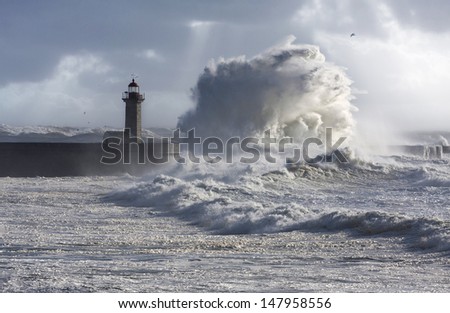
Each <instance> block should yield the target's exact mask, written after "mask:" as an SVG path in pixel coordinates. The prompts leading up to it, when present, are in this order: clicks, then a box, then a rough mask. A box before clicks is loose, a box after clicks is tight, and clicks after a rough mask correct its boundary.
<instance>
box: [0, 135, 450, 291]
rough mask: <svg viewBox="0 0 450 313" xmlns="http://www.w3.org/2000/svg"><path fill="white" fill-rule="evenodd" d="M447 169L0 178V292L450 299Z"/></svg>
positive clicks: (388, 161) (388, 160)
mask: <svg viewBox="0 0 450 313" xmlns="http://www.w3.org/2000/svg"><path fill="white" fill-rule="evenodd" d="M8 136H12V135H11V133H8ZM52 136H53V135H52ZM449 162H450V160H449V158H448V155H446V156H445V157H444V158H443V159H441V160H425V159H423V158H421V157H418V156H415V157H414V156H406V155H395V156H370V157H369V156H366V157H364V158H358V157H354V158H352V159H351V160H350V162H349V163H346V164H336V163H331V164H329V163H325V164H317V165H308V164H298V165H296V166H290V167H287V166H285V165H284V164H267V163H265V162H260V163H257V164H252V165H248V164H232V165H227V164H210V163H200V164H185V165H181V164H176V163H172V164H169V165H166V166H164V167H162V168H158V169H155V170H154V171H152V172H149V173H146V174H145V175H143V176H142V177H133V176H129V175H124V176H120V177H119V176H114V177H60V178H45V177H35V178H9V177H3V178H0V290H1V291H2V292H181V291H184V292H294V291H295V292H412V291H416V292H449V291H450V276H449V275H448V273H449V270H450V166H449V165H450V163H449Z"/></svg>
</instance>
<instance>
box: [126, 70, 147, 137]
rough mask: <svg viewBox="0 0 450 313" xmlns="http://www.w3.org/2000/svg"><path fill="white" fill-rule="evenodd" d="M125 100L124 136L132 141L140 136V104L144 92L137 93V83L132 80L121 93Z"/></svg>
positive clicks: (143, 98) (143, 97)
mask: <svg viewBox="0 0 450 313" xmlns="http://www.w3.org/2000/svg"><path fill="white" fill-rule="evenodd" d="M122 100H123V101H124V102H125V137H126V138H129V140H130V141H132V142H138V138H141V129H142V124H141V104H142V102H144V100H145V94H141V93H139V85H138V84H137V83H136V82H135V81H134V78H133V80H132V81H131V83H130V84H129V85H128V91H125V92H123V93H122Z"/></svg>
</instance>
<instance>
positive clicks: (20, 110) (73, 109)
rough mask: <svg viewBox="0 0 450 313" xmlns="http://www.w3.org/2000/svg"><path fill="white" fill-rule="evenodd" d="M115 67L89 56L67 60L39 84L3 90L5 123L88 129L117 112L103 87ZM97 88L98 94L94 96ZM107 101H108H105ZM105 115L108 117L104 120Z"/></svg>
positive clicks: (12, 85)
mask: <svg viewBox="0 0 450 313" xmlns="http://www.w3.org/2000/svg"><path fill="white" fill-rule="evenodd" d="M110 71H111V66H110V65H109V64H107V63H105V62H104V61H103V60H102V59H101V58H100V57H98V56H95V55H93V54H89V53H83V54H78V55H67V56H64V57H63V58H62V59H61V60H60V61H59V63H58V64H57V66H56V68H55V69H54V71H53V74H52V75H51V76H50V77H49V78H47V79H44V80H42V81H39V82H16V83H10V84H8V85H6V86H4V87H2V88H1V89H0V98H1V99H3V100H2V101H1V102H0V108H1V111H2V121H3V122H4V123H11V124H18V123H24V124H48V123H49V121H53V123H54V124H58V125H73V126H88V124H89V123H90V122H93V123H94V122H97V123H98V122H99V121H101V120H102V119H103V121H107V120H108V113H109V112H111V111H114V109H112V108H111V107H110V106H108V104H109V103H108V102H109V101H108V100H107V99H108V97H107V96H106V99H103V100H102V96H105V95H104V93H103V92H102V89H101V87H100V86H102V84H103V83H104V82H103V80H104V79H105V77H106V76H107V75H108V73H109V72H110ZM96 87H97V89H98V94H97V95H96V96H93V95H94V93H93V92H92V90H93V89H95V88H96ZM105 100H106V101H105ZM102 115H104V116H106V118H105V117H102Z"/></svg>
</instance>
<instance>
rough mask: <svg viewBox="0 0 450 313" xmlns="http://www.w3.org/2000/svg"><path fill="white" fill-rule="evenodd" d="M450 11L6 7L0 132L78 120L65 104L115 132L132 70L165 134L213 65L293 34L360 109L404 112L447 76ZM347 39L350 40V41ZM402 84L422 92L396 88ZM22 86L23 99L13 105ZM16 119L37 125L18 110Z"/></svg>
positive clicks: (205, 3)
mask: <svg viewBox="0 0 450 313" xmlns="http://www.w3.org/2000/svg"><path fill="white" fill-rule="evenodd" d="M449 11H450V2H448V1H444V0H442V1H427V2H422V1H418V0H417V1H415V0H413V1H406V0H398V1H393V0H386V1H370V0H343V1H321V0H305V1H299V0H286V1H275V0H270V1H260V0H249V1H241V0H239V1H238V0H231V1H210V0H195V1H194V0H190V1H188V0H169V1H166V0H164V1H163V0H159V1H156V0H153V1H144V0H133V1H124V0H112V1H111V0H108V1H106V0H96V1H93V0H89V1H88V0H81V1H68V0H63V1H49V0H41V1H8V2H6V1H5V2H4V3H2V8H1V10H0V69H1V71H0V96H1V97H2V98H3V100H0V110H1V117H2V119H1V120H0V123H16V124H23V123H46V124H52V123H60V122H61V123H62V122H64V123H65V122H66V121H70V122H71V124H77V123H82V122H83V121H82V120H80V119H77V118H72V116H70V114H69V113H64V112H70V109H69V108H70V105H73V106H76V107H77V109H78V110H89V109H90V110H92V112H91V113H92V115H91V116H92V120H93V121H97V123H98V124H100V125H103V123H115V124H117V126H120V125H121V116H120V112H119V111H120V109H121V101H120V92H121V91H123V88H124V86H126V84H127V83H128V82H127V81H128V79H129V77H130V74H131V73H135V74H137V75H139V76H140V77H139V82H140V83H141V86H142V87H143V89H145V90H146V91H147V92H148V98H147V99H148V101H146V109H148V110H149V111H148V112H151V114H148V115H147V116H148V124H150V125H153V124H155V123H157V122H162V121H163V122H164V123H166V124H171V125H174V124H175V123H176V119H177V116H179V115H181V114H182V113H183V112H185V111H186V110H187V109H188V108H189V106H190V105H192V104H191V103H190V102H189V101H190V100H189V89H190V88H191V87H193V86H194V84H195V81H196V80H197V78H198V75H199V74H200V73H201V72H202V70H203V68H204V67H205V66H206V65H207V64H208V62H209V60H210V59H212V58H213V59H217V58H219V57H225V58H229V57H235V56H238V55H247V56H248V57H252V56H254V55H258V54H259V53H261V51H264V50H266V49H267V47H270V46H273V45H274V44H276V43H279V42H280V41H281V40H283V38H285V37H286V36H287V35H290V34H292V35H294V36H296V37H297V43H299V44H302V43H306V44H316V45H319V46H320V49H321V51H322V52H323V53H324V55H325V56H326V58H327V60H329V61H331V62H334V63H336V64H338V65H343V66H345V67H347V68H348V72H349V75H350V77H351V78H352V79H354V80H355V88H359V89H364V90H367V91H368V93H369V95H368V96H362V97H360V98H359V99H358V100H357V101H360V102H362V104H363V107H362V110H360V111H361V112H363V113H364V105H366V106H367V107H374V106H375V103H378V102H380V101H382V102H383V103H386V102H392V103H396V102H397V100H399V101H400V100H401V101H402V102H403V103H406V102H408V100H405V99H404V95H405V94H406V95H408V97H409V98H410V99H412V100H414V101H416V102H417V101H418V100H415V99H419V98H420V97H418V96H417V93H419V92H421V93H422V94H425V93H426V90H425V89H426V88H425V87H422V88H423V89H424V90H423V91H421V88H420V86H424V85H426V84H427V83H428V82H429V81H430V80H431V81H432V80H433V79H434V80H435V81H433V84H434V85H433V86H434V87H433V88H434V89H432V90H433V94H436V90H440V89H439V88H440V83H437V79H435V78H436V77H438V78H439V79H441V80H444V79H446V76H445V75H443V70H441V69H439V67H441V68H442V67H443V66H446V63H445V61H443V60H445V58H443V55H444V52H443V51H445V50H446V49H448V48H450V47H449V44H447V41H446V39H445V38H446V37H445V36H446V34H448V32H450V27H449V25H450V22H449V19H448V18H447V16H446V13H447V12H449ZM413 31H415V33H413ZM352 32H355V33H356V34H357V35H356V36H355V37H353V38H352V41H350V38H349V35H350V33H352ZM441 34H442V36H441ZM421 42H422V45H421V44H420V43H421ZM427 56H432V58H433V61H429V58H428V59H427ZM74 60H75V61H74ZM71 62H72V63H71ZM427 62H431V66H428V65H427ZM83 64H85V66H84V67H83ZM412 65H413V67H412ZM434 67H436V69H435V68H434ZM384 68H391V69H394V72H393V73H389V71H385V70H383V69H384ZM428 69H432V71H431V70H430V71H429V70H428ZM399 80H407V82H412V81H415V83H416V85H417V86H419V88H417V86H416V87H411V88H410V89H407V88H406V87H405V88H404V85H401V86H400V87H398V88H399V89H398V90H396V89H395V88H397V87H395V88H394V87H392V86H393V85H394V83H396V82H397V81H399ZM388 83H389V84H388ZM24 88H27V93H26V95H27V96H21V97H17V93H18V92H19V91H20V90H23V89H24ZM379 91H386V92H383V94H384V96H382V95H381V93H379ZM387 94H389V95H390V97H389V98H388V97H387V96H386V95H387ZM379 95H380V96H379ZM391 95H392V96H391ZM61 97H62V98H64V99H65V100H64V101H61V100H60V98H61ZM441 98H442V99H444V98H445V94H444V95H442V96H441ZM5 99H8V100H5ZM427 100H428V101H431V102H433V103H434V102H436V101H437V100H436V99H427ZM435 100H436V101H435ZM414 101H412V102H414ZM61 102H64V103H65V106H64V105H61ZM437 102H438V103H441V102H442V100H439V101H437ZM69 104H70V105H69ZM416 104H417V103H416ZM30 107H32V108H33V110H29V108H30ZM161 107H164V108H169V111H170V113H168V111H167V110H161ZM53 108H54V109H53ZM109 108H114V109H111V110H109ZM105 109H108V110H107V111H105ZM58 110H59V111H58ZM114 110H116V111H114ZM24 111H32V112H37V113H40V114H39V115H40V116H41V119H39V120H37V119H36V116H37V115H36V114H32V113H29V115H28V117H27V118H25V114H18V113H17V112H24ZM53 111H58V112H59V115H55V114H54V112H53ZM411 111H413V110H411ZM118 112H119V113H118ZM61 114H62V115H64V114H66V115H67V116H66V119H65V120H64V121H62V119H61ZM108 114H109V115H108ZM116 115H119V117H113V116H116ZM441 115H442V111H441ZM162 116H164V118H162Z"/></svg>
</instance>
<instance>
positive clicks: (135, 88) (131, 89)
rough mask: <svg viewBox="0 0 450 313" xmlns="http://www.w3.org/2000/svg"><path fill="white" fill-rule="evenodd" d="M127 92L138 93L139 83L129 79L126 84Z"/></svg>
mask: <svg viewBox="0 0 450 313" xmlns="http://www.w3.org/2000/svg"><path fill="white" fill-rule="evenodd" d="M128 92H130V93H131V92H137V93H139V85H138V84H136V82H135V81H134V78H133V80H132V81H131V83H130V84H129V85H128Z"/></svg>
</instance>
